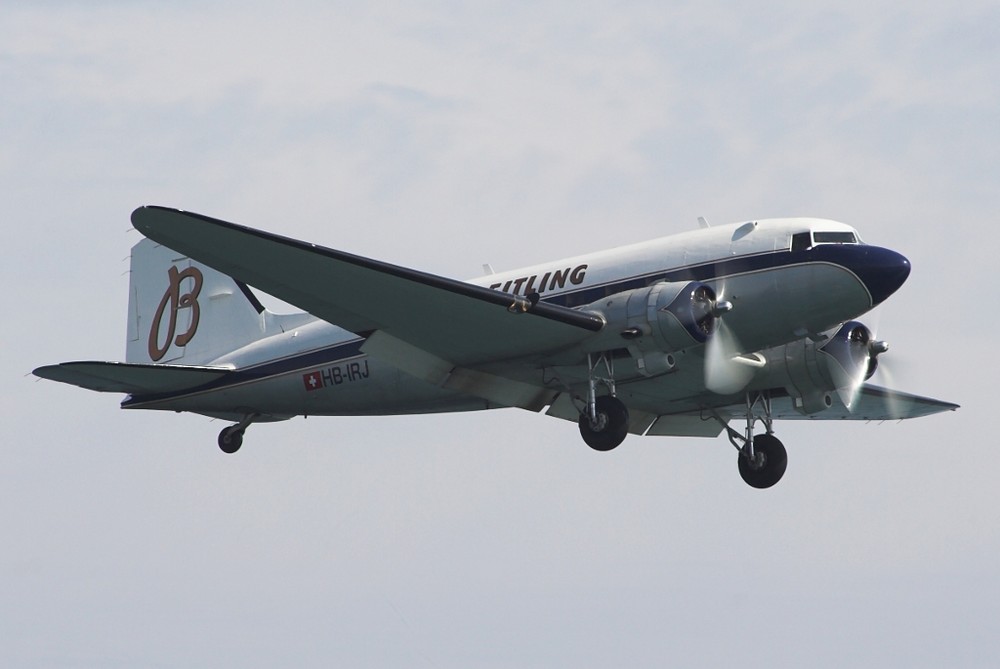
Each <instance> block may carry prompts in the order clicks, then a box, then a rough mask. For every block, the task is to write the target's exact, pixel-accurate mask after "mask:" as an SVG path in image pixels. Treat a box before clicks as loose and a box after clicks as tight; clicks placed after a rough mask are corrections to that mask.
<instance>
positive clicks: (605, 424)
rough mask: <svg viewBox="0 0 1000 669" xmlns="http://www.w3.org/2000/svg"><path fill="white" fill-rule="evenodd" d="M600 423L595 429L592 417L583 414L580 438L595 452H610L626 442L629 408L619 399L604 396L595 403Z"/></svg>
mask: <svg viewBox="0 0 1000 669" xmlns="http://www.w3.org/2000/svg"><path fill="white" fill-rule="evenodd" d="M595 409H596V410H597V417H598V423H599V425H600V427H599V428H598V429H595V426H594V425H591V423H590V416H589V415H588V414H587V413H583V414H581V416H580V436H582V437H583V440H584V441H585V442H587V445H588V446H590V447H591V448H592V449H594V450H595V451H610V450H611V449H612V448H614V447H616V446H617V445H618V444H620V443H622V442H623V441H625V436H626V435H627V434H628V407H626V406H625V404H624V403H622V401H621V400H620V399H618V398H617V397H612V396H610V395H602V396H600V397H598V398H597V401H596V402H595Z"/></svg>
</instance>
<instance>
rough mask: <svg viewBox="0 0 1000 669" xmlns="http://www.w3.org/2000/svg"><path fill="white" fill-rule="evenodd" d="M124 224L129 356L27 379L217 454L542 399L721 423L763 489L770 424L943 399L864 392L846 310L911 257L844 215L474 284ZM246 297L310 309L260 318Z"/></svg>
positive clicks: (158, 224)
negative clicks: (296, 425) (331, 420)
mask: <svg viewBox="0 0 1000 669" xmlns="http://www.w3.org/2000/svg"><path fill="white" fill-rule="evenodd" d="M132 223H133V225H134V226H135V228H136V229H138V230H139V231H140V232H141V233H142V234H143V235H145V236H146V237H147V238H148V239H144V240H142V241H141V242H139V243H138V244H137V245H136V246H135V247H134V248H133V249H132V258H131V279H130V290H129V310H128V343H127V352H126V362H124V363H119V362H68V363H63V364H60V365H51V366H46V367H40V368H38V369H36V370H35V371H34V373H35V374H36V375H37V376H40V377H43V378H47V379H52V380H55V381H62V382H64V383H70V384H75V385H78V386H81V387H84V388H88V389H91V390H97V391H103V392H115V393H126V394H127V395H128V396H127V397H126V398H125V400H124V401H123V402H122V407H123V408H126V409H161V410H169V411H191V412H195V413H199V414H204V415H206V416H211V417H216V418H223V419H226V420H229V421H234V424H233V425H230V426H228V427H226V428H225V429H224V430H222V432H221V434H220V435H219V440H218V441H219V446H220V447H221V448H222V450H223V451H225V452H227V453H232V452H235V451H236V450H237V449H239V448H240V445H241V444H242V441H243V434H244V432H245V430H246V429H247V427H248V426H249V425H250V424H251V423H254V422H262V421H276V420H285V419H288V418H291V417H293V416H298V415H309V416H318V415H327V416H343V415H386V414H409V413H434V412H447V411H472V410H477V409H490V408H495V407H520V408H522V409H529V410H531V411H541V410H542V409H544V408H546V407H547V408H548V410H547V413H548V414H549V415H552V416H555V417H557V418H563V419H566V420H572V421H575V422H577V423H578V425H579V429H580V434H581V435H582V436H583V440H584V441H585V442H586V443H587V444H588V445H589V446H590V447H591V448H594V449H596V450H599V451H607V450H611V449H613V448H615V447H616V446H618V445H619V444H620V443H621V442H622V441H623V440H624V439H625V436H626V435H627V434H628V433H632V434H639V435H642V434H645V435H662V436H686V437H717V436H718V435H719V434H721V433H722V432H726V434H727V436H728V438H729V441H730V442H731V443H732V445H733V446H735V447H736V448H737V450H738V451H739V457H738V463H739V471H740V474H741V475H742V477H743V479H744V480H745V481H746V482H747V483H748V484H750V485H751V486H754V487H757V488H767V487H770V486H772V485H774V484H775V483H777V482H778V480H779V479H780V478H781V476H782V474H784V472H785V466H786V463H787V456H786V453H785V448H784V446H783V445H782V444H781V442H780V441H779V440H778V439H777V438H776V437H775V436H774V432H773V424H774V423H773V421H774V420H776V419H818V420H827V419H854V420H890V419H901V418H912V417H917V416H924V415H927V414H932V413H936V412H939V411H945V410H954V409H956V408H958V407H957V405H955V404H950V403H947V402H941V401H938V400H932V399H927V398H923V397H917V396H914V395H909V394H905V393H901V392H895V391H889V390H885V389H882V388H878V387H874V386H871V385H868V384H865V381H866V379H868V378H869V377H870V376H871V375H872V373H873V372H874V371H875V367H876V364H877V362H878V356H879V355H880V354H882V353H884V352H885V351H886V350H887V348H888V346H887V345H886V344H885V343H884V342H881V341H878V340H876V339H875V338H874V337H873V335H872V333H871V331H870V330H869V329H868V328H867V327H866V326H865V325H862V324H861V323H859V322H857V321H855V320H853V319H855V318H857V317H858V316H860V315H861V314H864V313H865V312H867V311H869V310H870V309H872V308H873V307H874V306H876V305H878V304H880V303H881V302H882V301H883V300H885V299H886V298H887V297H889V296H890V295H891V294H892V293H894V292H895V291H896V290H897V289H898V288H899V287H900V286H901V285H902V284H903V282H904V281H905V280H906V278H907V276H908V275H909V273H910V263H909V261H907V259H906V258H904V257H903V256H902V255H900V254H899V253H896V252H895V251H891V250H889V249H885V248H879V247H876V246H869V245H867V244H865V243H863V242H862V241H861V239H860V238H859V236H858V233H857V232H856V231H855V230H854V229H853V228H851V227H849V226H847V225H844V224H843V223H837V222H834V221H828V220H820V219H811V218H789V219H776V220H760V221H750V222H744V223H735V224H732V225H723V226H716V227H710V226H708V224H707V223H705V222H704V220H701V224H702V225H701V227H700V229H695V230H692V231H690V232H685V233H682V234H677V235H673V236H669V237H664V238H662V239H657V240H653V241H650V242H646V243H642V244H635V245H632V246H624V247H621V248H616V249H612V250H609V251H602V252H599V253H594V254H592V255H585V256H579V257H575V258H569V259H566V260H559V261H555V262H550V263H543V264H541V265H536V266H533V267H527V268H525V269H521V270H516V271H512V272H503V273H499V274H490V275H487V276H485V277H482V278H479V279H476V280H473V281H469V282H462V281H456V280H453V279H448V278H444V277H441V276H436V275H433V274H428V273H425V272H420V271H417V270H413V269H407V268H405V267H399V266H396V265H390V264H388V263H384V262H380V261H377V260H372V259H369V258H363V257H360V256H356V255H351V254H349V253H345V252H343V251H336V250H333V249H328V248H324V247H321V246H317V245H315V244H308V243H305V242H301V241H297V240H294V239H289V238H286V237H280V236H278V235H274V234H270V233H267V232H262V231H260V230H254V229H251V228H246V227H242V226H239V225H234V224H232V223H226V222H224V221H220V220H216V219H212V218H208V217H206V216H201V215H198V214H193V213H188V212H183V211H178V210H174V209H167V208H162V207H141V208H139V209H136V210H135V211H134V212H133V214H132ZM248 286H254V287H255V288H258V289H260V290H262V291H264V292H266V293H268V294H270V295H273V296H275V297H277V298H279V299H281V300H284V301H285V302H287V303H290V304H292V305H294V306H296V307H298V308H300V309H302V310H304V311H303V313H297V314H276V313H272V312H270V311H268V310H267V309H265V308H264V307H263V305H262V304H261V303H260V301H259V300H258V298H257V296H256V295H255V294H254V293H253V292H252V291H251V290H250V288H249V287H248ZM732 421H739V422H738V424H739V423H742V424H743V426H744V427H743V429H742V430H737V429H733V428H731V427H730V426H729V423H730V422H732ZM758 424H760V425H761V426H762V427H763V431H761V432H759V433H758V434H756V435H755V434H754V431H755V427H756V426H757V425H758Z"/></svg>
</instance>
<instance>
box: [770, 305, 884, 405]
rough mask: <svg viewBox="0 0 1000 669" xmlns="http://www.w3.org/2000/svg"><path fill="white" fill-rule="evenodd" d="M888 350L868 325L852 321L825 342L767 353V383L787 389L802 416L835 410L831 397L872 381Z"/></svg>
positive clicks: (788, 346) (798, 344) (802, 343)
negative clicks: (875, 337) (882, 354)
mask: <svg viewBox="0 0 1000 669" xmlns="http://www.w3.org/2000/svg"><path fill="white" fill-rule="evenodd" d="M886 350H888V345H887V344H886V343H885V342H881V341H876V340H875V339H874V337H873V336H872V333H871V330H869V329H868V328H867V327H866V326H865V325H863V324H862V323H859V322H857V321H850V322H848V323H845V324H844V325H842V326H841V327H840V329H839V330H837V332H836V334H834V335H833V336H832V337H830V338H829V339H828V340H826V341H824V342H820V343H816V342H813V341H811V340H809V339H804V340H800V341H795V342H792V343H790V344H786V345H784V346H779V347H777V348H774V349H770V350H768V351H766V352H765V357H766V359H767V365H766V368H767V370H768V373H769V374H770V378H769V379H768V380H767V382H766V383H768V384H769V385H775V386H779V385H780V386H784V387H785V388H786V389H787V390H788V393H789V394H790V395H791V396H792V399H793V402H794V406H795V408H796V409H797V410H798V411H800V412H801V413H803V414H806V415H808V414H813V413H817V412H819V411H822V410H824V409H827V408H829V407H831V406H833V396H832V395H831V393H833V392H836V391H841V392H843V391H845V390H849V389H851V388H852V387H855V386H857V385H860V384H861V383H862V382H863V381H865V380H866V379H868V378H871V375H872V374H874V373H875V369H876V367H877V366H878V356H879V355H880V354H881V353H884V352H885V351H886Z"/></svg>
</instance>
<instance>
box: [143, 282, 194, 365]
mask: <svg viewBox="0 0 1000 669" xmlns="http://www.w3.org/2000/svg"><path fill="white" fill-rule="evenodd" d="M167 276H168V277H169V278H170V285H169V286H168V287H167V292H165V293H164V294H163V298H162V299H161V300H160V305H159V306H158V307H157V308H156V313H155V314H154V315H153V323H152V325H151V326H150V328H149V358H150V359H151V360H152V361H153V362H157V361H159V360H160V359H161V358H163V356H165V355H166V354H167V351H168V350H169V349H170V346H171V344H177V345H178V346H186V345H187V344H188V342H190V341H191V340H192V339H193V338H194V335H195V333H196V332H197V331H198V319H199V318H200V317H201V308H200V307H199V306H198V295H199V294H200V293H201V283H202V279H203V277H202V274H201V271H200V270H198V269H197V268H196V267H188V268H187V269H186V270H184V271H183V272H182V271H179V270H178V269H177V266H176V265H175V266H173V267H171V268H170V269H169V270H167ZM184 279H191V280H193V281H194V286H193V287H192V288H191V290H189V291H188V292H186V293H183V294H182V293H181V282H183V281H184ZM168 302H169V303H170V320H169V321H168V322H167V341H166V343H165V344H164V345H163V347H162V348H161V347H160V327H161V325H162V321H163V311H164V310H165V309H166V308H167V303H168ZM180 309H191V324H190V325H189V326H188V329H187V331H186V332H185V333H184V334H180V335H177V337H176V338H175V337H174V334H175V331H176V329H177V312H178V311H179V310H180Z"/></svg>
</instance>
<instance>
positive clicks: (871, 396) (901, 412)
mask: <svg viewBox="0 0 1000 669" xmlns="http://www.w3.org/2000/svg"><path fill="white" fill-rule="evenodd" d="M956 409H958V405H957V404H953V403H951V402H943V401H941V400H935V399H931V398H929V397H921V396H919V395H912V394H910V393H904V392H902V391H898V390H889V389H887V388H880V387H878V386H872V385H864V386H862V388H861V391H860V392H859V394H858V397H857V398H856V399H855V400H854V407H853V409H848V408H847V407H845V406H844V405H843V404H842V403H841V402H839V401H835V402H834V405H833V406H832V407H830V408H828V409H824V410H823V411H819V412H817V413H814V414H809V415H804V414H802V413H800V412H799V411H796V410H795V407H794V406H793V405H792V399H791V398H790V397H788V396H784V397H774V398H772V400H771V416H772V417H773V418H774V419H775V420H866V421H873V420H874V421H883V420H904V419H907V418H919V417H920V416H929V415H931V414H935V413H940V412H943V411H955V410H956ZM746 411H747V408H746V404H744V403H740V404H729V405H724V406H718V407H713V408H705V409H702V410H698V411H684V412H680V413H676V414H667V415H662V416H659V417H658V418H657V419H656V420H655V421H654V422H653V424H652V425H651V426H650V427H649V430H648V431H647V432H646V434H648V435H663V436H707V437H714V436H717V435H718V434H719V433H721V432H722V426H721V425H720V424H719V422H718V421H716V420H714V419H713V418H712V417H711V416H712V415H713V414H715V415H717V416H718V417H719V418H721V419H722V420H724V421H727V422H728V421H730V420H741V419H743V418H745V417H746Z"/></svg>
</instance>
